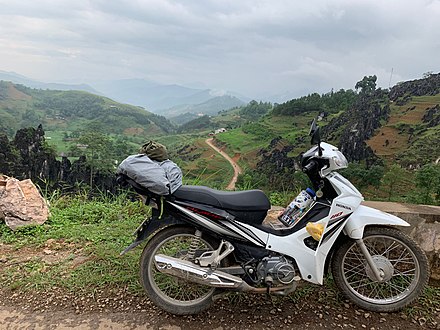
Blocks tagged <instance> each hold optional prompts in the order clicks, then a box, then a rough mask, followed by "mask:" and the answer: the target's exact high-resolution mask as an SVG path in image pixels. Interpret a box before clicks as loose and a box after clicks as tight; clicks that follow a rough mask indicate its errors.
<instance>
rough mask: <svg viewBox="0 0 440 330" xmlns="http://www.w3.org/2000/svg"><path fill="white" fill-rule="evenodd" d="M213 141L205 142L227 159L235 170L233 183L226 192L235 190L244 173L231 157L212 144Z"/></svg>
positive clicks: (230, 183)
mask: <svg viewBox="0 0 440 330" xmlns="http://www.w3.org/2000/svg"><path fill="white" fill-rule="evenodd" d="M212 140H213V138H210V139H206V140H205V142H206V144H207V145H208V146H210V147H211V148H212V149H214V150H215V151H217V152H218V153H219V154H220V155H221V156H222V157H223V158H225V159H226V160H227V161H228V162H229V163H230V164H231V166H232V168H233V169H234V176H233V177H232V179H231V182H229V184H228V186H227V187H226V190H235V184H236V183H237V179H238V175H239V174H241V173H243V171H242V169H241V167H240V166H239V165H238V164H237V162H236V161H234V160H233V159H232V158H231V157H229V155H228V154H227V153H226V152H224V151H223V150H221V149H219V148H217V147H216V146H215V145H214V144H213V143H212Z"/></svg>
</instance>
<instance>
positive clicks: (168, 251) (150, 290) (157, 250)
mask: <svg viewBox="0 0 440 330" xmlns="http://www.w3.org/2000/svg"><path fill="white" fill-rule="evenodd" d="M195 231H196V229H195V228H193V227H182V226H172V227H168V228H165V229H163V230H161V231H160V232H158V233H157V234H155V235H154V236H153V237H152V238H151V239H150V240H149V242H148V243H147V245H146V246H145V248H144V250H143V252H142V255H141V259H140V279H141V283H142V286H143V288H144V290H145V292H146V293H147V295H148V297H149V298H150V300H151V301H152V302H153V303H154V304H155V305H157V306H158V307H160V308H162V309H163V310H165V311H167V312H169V313H172V314H176V315H188V314H196V313H199V312H201V311H203V310H206V309H207V308H209V307H210V306H211V304H212V302H213V294H214V291H215V288H213V287H209V286H205V285H200V284H195V283H189V282H187V281H185V280H183V279H179V278H176V277H173V276H172V275H168V274H164V273H161V272H159V271H158V270H157V269H156V267H155V262H154V256H155V255H156V254H164V255H167V256H172V257H175V258H182V259H186V260H188V259H187V256H188V251H189V250H190V246H191V243H192V242H193V241H194V240H196V241H197V240H198V242H197V244H198V245H197V248H196V249H197V253H198V254H201V253H202V252H204V251H209V250H213V249H215V248H216V247H217V246H218V243H216V242H215V241H214V240H213V239H212V238H211V237H209V236H206V235H202V237H201V238H196V236H195Z"/></svg>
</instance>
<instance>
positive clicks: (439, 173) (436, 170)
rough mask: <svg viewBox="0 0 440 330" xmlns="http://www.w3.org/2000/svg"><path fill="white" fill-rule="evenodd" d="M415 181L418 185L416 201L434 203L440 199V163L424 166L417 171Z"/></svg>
mask: <svg viewBox="0 0 440 330" xmlns="http://www.w3.org/2000/svg"><path fill="white" fill-rule="evenodd" d="M415 181H416V187H417V192H416V194H417V197H416V198H415V200H414V201H415V202H417V203H423V204H434V203H435V201H437V202H439V201H440V165H438V164H428V165H425V166H423V167H422V168H421V169H420V170H418V171H417V173H416V176H415ZM414 197H415V196H414Z"/></svg>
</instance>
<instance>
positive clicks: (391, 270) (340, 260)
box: [332, 227, 429, 312]
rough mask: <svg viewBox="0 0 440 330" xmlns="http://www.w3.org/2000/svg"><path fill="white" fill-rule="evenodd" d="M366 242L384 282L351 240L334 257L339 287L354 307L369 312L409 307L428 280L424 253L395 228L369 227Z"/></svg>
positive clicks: (336, 280) (334, 271)
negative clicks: (378, 277)
mask: <svg viewBox="0 0 440 330" xmlns="http://www.w3.org/2000/svg"><path fill="white" fill-rule="evenodd" d="M363 240H364V243H365V245H366V247H367V249H368V251H369V252H370V254H371V256H372V258H373V261H374V263H375V265H376V267H377V268H378V269H379V272H380V273H381V274H382V280H381V281H377V280H376V278H375V276H374V274H373V272H372V270H371V268H370V266H369V265H368V263H367V261H366V259H365V257H364V255H363V254H362V252H361V250H360V248H359V247H358V245H357V244H356V242H355V241H354V240H348V241H346V242H345V243H343V244H342V245H341V246H340V247H339V248H338V249H337V250H336V251H335V254H334V256H333V261H332V273H333V277H334V280H335V283H336V285H337V286H338V287H339V289H340V290H341V291H342V292H343V293H344V294H345V295H346V296H347V297H348V298H349V299H350V300H352V301H353V302H354V303H355V304H357V305H359V306H360V307H362V308H364V309H367V310H370V311H375V312H393V311H396V310H399V309H401V308H403V307H405V306H407V305H408V304H410V303H411V302H412V301H413V300H414V299H416V298H417V297H418V296H419V294H420V293H421V292H422V290H423V288H424V287H425V285H426V284H427V282H428V279H429V267H428V261H427V258H426V255H425V253H424V252H423V250H422V249H421V248H420V247H419V246H418V245H417V243H415V242H414V241H413V240H412V239H411V238H410V237H408V236H407V235H405V234H403V233H402V232H401V231H399V230H397V229H394V228H385V227H371V228H366V229H365V231H364V238H363Z"/></svg>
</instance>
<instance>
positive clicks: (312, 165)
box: [303, 160, 318, 172]
mask: <svg viewBox="0 0 440 330" xmlns="http://www.w3.org/2000/svg"><path fill="white" fill-rule="evenodd" d="M317 166H318V162H317V161H316V160H312V161H310V162H309V163H308V164H307V165H305V166H304V167H303V172H310V171H312V170H314V169H315V168H316V167H317Z"/></svg>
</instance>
